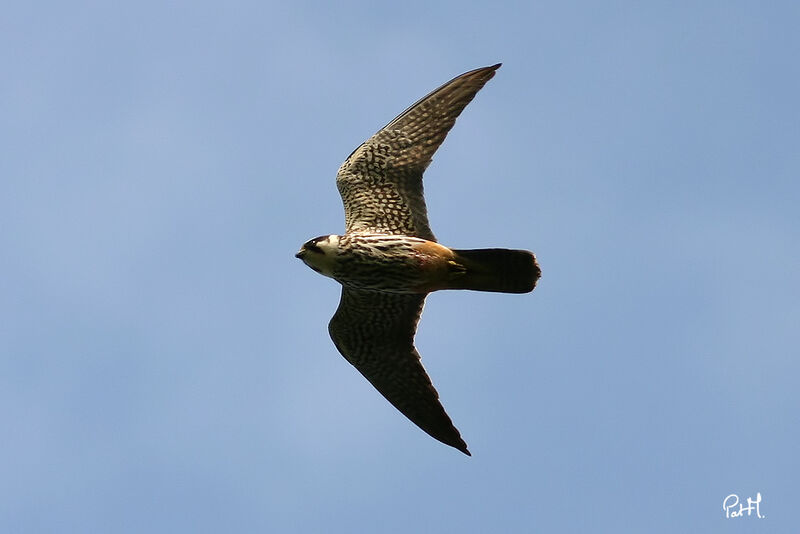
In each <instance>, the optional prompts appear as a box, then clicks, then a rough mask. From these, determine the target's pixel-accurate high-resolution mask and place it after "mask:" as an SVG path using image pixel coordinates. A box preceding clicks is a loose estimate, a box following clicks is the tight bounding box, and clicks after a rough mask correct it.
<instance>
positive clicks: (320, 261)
mask: <svg viewBox="0 0 800 534" xmlns="http://www.w3.org/2000/svg"><path fill="white" fill-rule="evenodd" d="M338 255H339V236H338V235H323V236H320V237H315V238H314V239H311V240H309V241H306V242H305V243H303V246H302V247H300V251H299V252H298V253H297V254H295V257H296V258H300V259H301V260H303V263H305V264H306V265H308V266H309V267H311V268H312V269H313V270H315V271H317V272H318V273H320V274H323V275H325V276H330V277H331V278H332V277H333V270H334V267H335V266H336V262H337V256H338Z"/></svg>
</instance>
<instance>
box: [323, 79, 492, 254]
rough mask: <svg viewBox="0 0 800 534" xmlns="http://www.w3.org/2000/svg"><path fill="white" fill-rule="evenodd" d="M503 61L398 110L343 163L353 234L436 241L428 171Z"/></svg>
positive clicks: (340, 180)
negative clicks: (428, 203)
mask: <svg viewBox="0 0 800 534" xmlns="http://www.w3.org/2000/svg"><path fill="white" fill-rule="evenodd" d="M499 67H500V63H498V64H497V65H493V66H491V67H484V68H482V69H476V70H473V71H470V72H467V73H465V74H462V75H461V76H458V77H457V78H454V79H452V80H450V81H449V82H447V83H446V84H444V85H443V86H441V87H439V88H438V89H436V90H435V91H433V92H432V93H431V94H429V95H428V96H426V97H424V98H422V99H421V100H420V101H419V102H417V103H415V104H414V105H412V106H411V107H410V108H408V109H407V110H405V111H404V112H403V113H401V114H400V115H398V116H397V117H396V118H395V119H394V120H393V121H392V122H390V123H389V124H387V125H386V126H384V127H383V128H381V129H380V130H379V131H378V133H376V134H375V135H373V136H372V137H370V138H369V139H368V140H367V141H365V142H364V143H363V144H362V145H361V146H359V147H358V148H356V149H355V150H354V151H353V153H352V154H350V157H348V158H347V160H345V162H344V163H343V164H342V166H341V167H340V168H339V172H338V174H337V176H336V186H337V187H338V188H339V193H340V194H341V195H342V201H343V202H344V215H345V225H346V231H347V233H351V232H360V231H368V232H379V233H389V234H402V235H410V236H416V237H421V238H423V239H429V240H432V241H435V237H434V235H433V232H432V231H431V229H430V226H429V224H428V212H427V209H426V207H425V198H424V196H423V189H422V173H423V172H424V171H425V168H426V167H427V166H428V164H429V163H430V162H431V158H432V157H433V153H434V152H436V149H437V148H439V145H441V144H442V141H444V138H445V137H446V136H447V132H449V131H450V128H452V127H453V124H455V122H456V118H457V117H458V116H459V114H460V113H461V112H462V111H463V110H464V108H465V107H466V106H467V104H469V103H470V102H471V101H472V99H473V98H474V97H475V94H476V93H477V92H478V91H479V90H480V89H481V87H483V86H484V84H485V83H486V82H487V81H489V80H490V79H491V78H492V76H494V72H495V71H496V70H497V69H498V68H499Z"/></svg>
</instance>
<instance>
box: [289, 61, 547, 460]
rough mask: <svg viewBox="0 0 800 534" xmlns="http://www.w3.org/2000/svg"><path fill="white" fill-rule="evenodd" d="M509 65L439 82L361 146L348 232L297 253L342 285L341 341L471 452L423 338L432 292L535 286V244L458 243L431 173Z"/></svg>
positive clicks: (352, 167)
mask: <svg viewBox="0 0 800 534" xmlns="http://www.w3.org/2000/svg"><path fill="white" fill-rule="evenodd" d="M499 67H500V64H497V65H493V66H491V67H484V68H482V69H476V70H473V71H470V72H467V73H465V74H462V75H461V76H458V77H457V78H454V79H453V80H451V81H449V82H447V83H446V84H444V85H443V86H441V87H439V88H438V89H436V90H435V91H433V92H432V93H431V94H429V95H428V96H426V97H424V98H422V99H421V100H420V101H419V102H417V103H416V104H414V105H412V106H411V107H410V108H408V109H407V110H405V111H404V112H403V113H401V114H400V115H398V116H397V118H395V119H394V120H393V121H391V122H390V123H389V124H387V125H386V126H384V127H383V128H381V129H380V130H379V131H378V133H376V134H375V135H373V136H372V137H370V138H369V139H367V141H365V142H364V143H363V144H362V145H361V146H359V147H358V148H356V149H355V150H354V151H353V153H352V154H350V156H349V157H348V158H347V160H345V162H344V163H343V164H342V166H341V167H340V168H339V172H338V174H337V176H336V185H337V187H338V189H339V193H340V194H341V196H342V201H343V202H344V213H345V225H346V229H345V233H344V235H328V236H322V237H317V238H316V239H312V240H310V241H308V242H307V243H305V244H304V245H303V247H302V248H301V249H300V252H298V253H297V257H298V258H300V259H301V260H303V262H305V264H306V265H308V266H309V267H311V268H312V269H313V270H315V271H317V272H318V273H321V274H323V275H325V276H329V277H331V278H333V279H335V280H336V281H338V282H339V283H341V284H342V297H341V300H340V302H339V308H338V309H337V310H336V313H335V314H334V316H333V319H331V322H330V324H329V325H328V331H329V332H330V335H331V338H332V339H333V342H334V344H335V345H336V348H337V349H338V350H339V352H341V353H342V355H343V356H344V357H345V358H346V359H347V361H349V362H350V363H351V364H353V365H354V366H355V368H356V369H358V370H359V371H360V372H361V374H362V375H364V376H365V377H366V379H367V380H369V381H370V382H371V383H372V385H373V386H375V388H376V389H377V390H378V391H379V392H380V393H381V394H382V395H383V396H384V397H386V399H387V400H388V401H389V402H391V403H392V404H393V405H394V406H395V407H396V408H397V409H398V410H400V411H401V412H402V413H403V414H404V415H405V416H406V417H408V418H409V419H410V420H411V421H413V422H414V423H415V424H416V425H417V426H419V427H420V428H421V429H422V430H424V431H425V432H427V433H428V434H430V435H431V436H433V437H434V438H436V439H438V440H439V441H441V442H442V443H445V444H447V445H450V446H452V447H455V448H456V449H458V450H460V451H461V452H463V453H465V454H467V455H469V454H470V453H469V451H468V450H467V444H466V443H464V440H463V439H461V435H460V434H459V432H458V430H457V429H456V428H455V426H453V422H452V421H451V420H450V417H448V415H447V413H445V411H444V408H443V407H442V405H441V403H440V402H439V394H438V393H437V392H436V389H434V387H433V384H432V383H431V380H430V378H428V375H427V373H426V372H425V369H424V368H423V367H422V363H421V362H420V356H419V353H418V352H417V349H416V348H415V347H414V334H415V332H416V328H417V322H418V321H419V317H420V314H421V313H422V306H423V304H424V302H425V297H426V296H427V295H428V293H430V292H432V291H437V290H439V289H473V290H477V291H497V292H502V293H527V292H529V291H532V290H533V288H534V286H535V285H536V281H537V280H538V279H539V275H540V271H539V266H538V265H537V263H536V258H535V257H534V255H533V254H532V253H531V252H528V251H526V250H507V249H496V248H495V249H477V250H459V249H450V248H447V247H445V246H443V245H440V244H439V243H437V242H436V238H435V237H434V235H433V232H432V231H431V229H430V226H429V225H428V216H427V210H426V207H425V198H424V197H423V190H422V173H423V171H425V168H426V167H427V166H428V164H429V163H430V162H431V158H432V157H433V153H434V152H436V149H437V148H439V145H441V144H442V141H444V138H445V136H447V133H448V132H449V131H450V128H452V127H453V124H455V121H456V118H457V117H458V116H459V114H460V113H461V112H462V111H463V109H464V108H465V107H466V105H467V104H469V102H470V101H471V100H472V99H473V98H474V97H475V94H476V93H477V92H478V91H479V90H480V89H481V88H482V87H483V85H484V84H485V83H486V82H487V81H489V79H491V78H492V76H494V73H495V71H496V70H497V69H498V68H499Z"/></svg>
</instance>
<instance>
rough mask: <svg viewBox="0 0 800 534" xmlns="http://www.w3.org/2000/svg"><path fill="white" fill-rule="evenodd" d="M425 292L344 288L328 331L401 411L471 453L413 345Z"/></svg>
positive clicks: (342, 350) (435, 436)
mask: <svg viewBox="0 0 800 534" xmlns="http://www.w3.org/2000/svg"><path fill="white" fill-rule="evenodd" d="M424 303H425V295H401V294H393V293H380V292H377V291H364V290H357V289H348V288H342V298H341V301H340V302H339V308H338V309H337V310H336V313H335V314H334V316H333V319H331V322H330V324H329V325H328V331H329V332H330V335H331V338H332V339H333V342H334V344H335V345H336V348H337V349H339V352H341V353H342V355H343V356H344V357H345V358H346V359H347V361H349V362H350V363H351V364H353V365H354V366H355V368H356V369H358V370H359V371H360V372H361V374H362V375H364V376H365V377H366V379H367V380H369V381H370V382H371V383H372V385H373V386H375V388H376V389H377V390H378V391H379V392H380V393H381V394H382V395H383V396H384V397H386V399H387V400H388V401H389V402H391V403H392V404H393V405H394V407H395V408H397V409H398V410H400V411H401V412H402V413H403V415H405V416H406V417H408V418H409V419H411V421H412V422H413V423H414V424H416V425H417V426H419V427H420V428H421V429H422V430H424V431H425V432H427V433H428V434H430V435H431V436H433V437H434V438H436V439H438V440H439V441H441V442H442V443H445V444H447V445H450V446H452V447H455V448H456V449H458V450H460V451H461V452H463V453H465V454H467V455H469V451H468V450H467V444H466V443H464V440H463V439H461V435H460V434H459V433H458V430H457V429H456V427H454V426H453V422H452V421H451V420H450V417H448V415H447V413H445V411H444V408H443V407H442V405H441V403H440V402H439V394H438V393H437V392H436V389H435V388H434V387H433V384H432V383H431V379H430V378H428V374H427V373H426V372H425V368H424V367H423V366H422V362H420V357H419V353H418V352H417V349H416V348H415V347H414V333H415V332H416V329H417V322H418V321H419V316H420V314H421V313H422V306H423V305H424Z"/></svg>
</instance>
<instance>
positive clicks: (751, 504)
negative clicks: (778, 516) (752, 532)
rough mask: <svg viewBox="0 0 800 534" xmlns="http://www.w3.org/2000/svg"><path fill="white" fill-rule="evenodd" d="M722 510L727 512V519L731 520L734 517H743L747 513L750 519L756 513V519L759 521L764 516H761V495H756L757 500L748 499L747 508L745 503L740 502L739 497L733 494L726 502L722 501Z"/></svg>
mask: <svg viewBox="0 0 800 534" xmlns="http://www.w3.org/2000/svg"><path fill="white" fill-rule="evenodd" d="M722 510H723V511H724V512H725V517H726V518H728V519H730V518H732V517H743V516H744V513H745V512H747V515H748V517H749V516H750V515H751V514H752V513H753V512H755V514H756V517H758V518H759V519H763V518H764V516H763V515H761V493H760V492H759V493H756V498H755V499H751V498H750V497H748V498H747V506H745V504H744V503H743V502H740V501H739V496H738V495H736V494H735V493H731V494H730V495H728V496H727V497H725V500H724V501H722Z"/></svg>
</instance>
